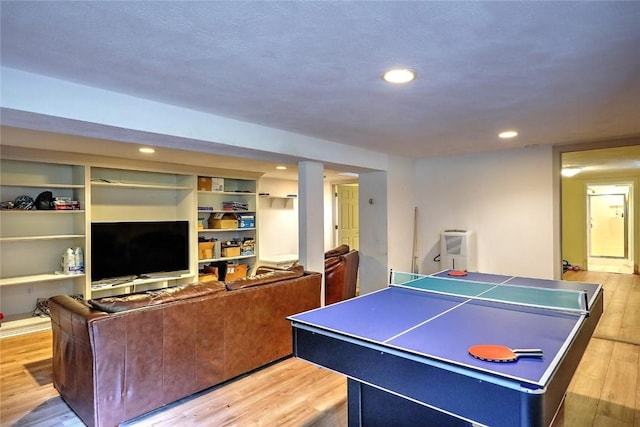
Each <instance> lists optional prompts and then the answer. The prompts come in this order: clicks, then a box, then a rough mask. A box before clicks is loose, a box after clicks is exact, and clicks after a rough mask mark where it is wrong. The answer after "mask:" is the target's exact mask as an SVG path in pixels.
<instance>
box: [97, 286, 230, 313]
mask: <svg viewBox="0 0 640 427" xmlns="http://www.w3.org/2000/svg"><path fill="white" fill-rule="evenodd" d="M223 289H224V288H223V287H222V285H221V284H220V283H219V282H207V283H195V284H191V285H184V286H177V287H173V288H166V289H158V290H155V291H148V292H144V293H137V294H128V295H118V296H113V297H104V298H98V299H92V300H90V301H89V304H90V305H91V306H92V307H93V308H95V309H98V310H102V311H105V312H107V313H118V312H121V311H127V310H133V309H136V308H142V307H147V306H150V305H157V304H162V303H166V302H171V301H176V300H182V299H188V298H195V297H200V296H204V295H209V294H212V293H214V292H219V291H221V290H223Z"/></svg>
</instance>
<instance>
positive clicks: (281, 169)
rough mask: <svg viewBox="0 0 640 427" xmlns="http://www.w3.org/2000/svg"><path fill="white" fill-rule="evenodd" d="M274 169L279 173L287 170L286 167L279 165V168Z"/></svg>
mask: <svg viewBox="0 0 640 427" xmlns="http://www.w3.org/2000/svg"><path fill="white" fill-rule="evenodd" d="M276 169H278V170H279V171H284V170H287V167H286V166H282V165H280V166H276Z"/></svg>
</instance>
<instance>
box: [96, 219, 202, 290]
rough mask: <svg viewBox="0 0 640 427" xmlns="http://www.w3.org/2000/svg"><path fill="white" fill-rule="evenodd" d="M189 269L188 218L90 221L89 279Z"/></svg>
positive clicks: (101, 279)
mask: <svg viewBox="0 0 640 427" xmlns="http://www.w3.org/2000/svg"><path fill="white" fill-rule="evenodd" d="M184 270H189V222H188V221H145V222H93V223H91V281H92V282H98V281H104V280H106V279H115V278H124V277H135V278H144V277H147V276H148V275H154V274H158V273H166V272H179V271H184Z"/></svg>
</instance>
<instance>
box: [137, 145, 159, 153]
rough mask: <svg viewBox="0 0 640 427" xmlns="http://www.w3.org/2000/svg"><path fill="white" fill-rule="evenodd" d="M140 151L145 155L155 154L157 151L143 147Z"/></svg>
mask: <svg viewBox="0 0 640 427" xmlns="http://www.w3.org/2000/svg"><path fill="white" fill-rule="evenodd" d="M138 151H140V152H141V153H144V154H153V153H155V152H156V150H155V149H153V148H151V147H142V148H140V149H139V150H138Z"/></svg>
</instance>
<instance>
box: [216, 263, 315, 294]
mask: <svg viewBox="0 0 640 427" xmlns="http://www.w3.org/2000/svg"><path fill="white" fill-rule="evenodd" d="M302 275H304V267H303V266H301V265H296V266H293V267H290V268H288V269H283V270H277V269H274V270H271V271H269V272H267V273H261V274H256V275H255V276H247V277H242V278H240V279H235V280H229V281H227V282H225V286H226V288H227V290H230V291H233V290H236V289H243V288H250V287H252V286H260V285H266V284H268V283H273V282H277V281H279V280H285V279H295V278H296V277H302Z"/></svg>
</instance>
